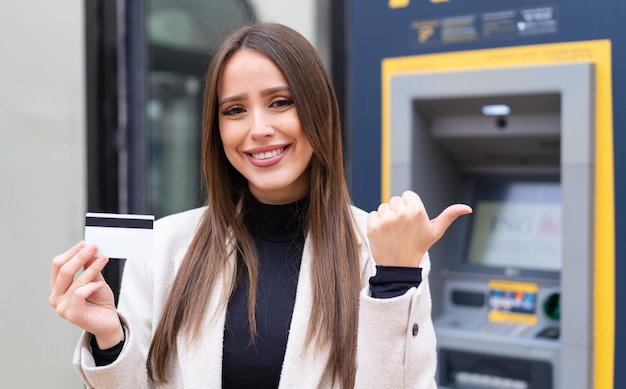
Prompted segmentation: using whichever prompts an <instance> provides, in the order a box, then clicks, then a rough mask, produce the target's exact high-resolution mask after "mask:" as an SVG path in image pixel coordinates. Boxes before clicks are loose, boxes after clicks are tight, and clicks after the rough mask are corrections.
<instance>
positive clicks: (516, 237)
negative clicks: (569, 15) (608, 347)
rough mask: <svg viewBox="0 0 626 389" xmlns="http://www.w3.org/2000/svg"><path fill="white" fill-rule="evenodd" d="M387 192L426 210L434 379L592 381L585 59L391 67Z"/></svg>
mask: <svg viewBox="0 0 626 389" xmlns="http://www.w3.org/2000/svg"><path fill="white" fill-rule="evenodd" d="M389 90H390V96H389V99H390V100H389V101H390V103H389V107H390V108H389V109H390V111H389V120H390V129H391V130H390V134H389V142H390V143H389V144H390V151H389V161H390V166H389V171H390V183H389V187H390V189H391V194H392V195H395V194H398V193H401V192H402V191H403V190H404V189H406V188H412V189H413V190H415V191H416V192H417V193H419V194H420V196H421V197H422V199H423V201H424V203H425V204H426V206H427V209H428V210H429V213H431V216H434V215H436V214H438V213H439V212H440V211H441V210H442V209H443V208H445V207H446V206H447V205H449V204H451V203H455V202H463V203H466V204H469V205H470V206H472V207H473V210H474V212H473V214H472V215H469V216H463V217H461V218H459V219H458V220H457V221H455V223H453V225H452V226H451V227H450V229H449V230H448V232H447V233H446V234H445V235H444V237H443V238H442V239H441V240H440V241H439V242H438V243H437V244H436V245H435V246H433V248H432V249H431V252H430V254H431V258H432V271H431V276H430V284H431V289H432V295H433V320H434V324H435V330H436V333H437V341H438V357H439V362H438V372H437V381H438V384H439V387H441V388H459V389H461V388H472V389H482V388H499V389H505V388H516V389H531V388H532V389H549V388H586V387H590V386H591V382H592V380H593V377H592V374H593V367H592V361H593V355H592V354H593V351H592V350H593V347H592V342H593V339H592V330H593V328H592V319H591V317H592V316H593V315H592V313H593V306H592V304H593V297H592V293H591V292H590V291H591V290H593V284H592V280H593V274H592V271H593V269H594V266H593V261H594V256H593V242H594V240H593V221H594V209H593V206H592V205H593V204H594V193H593V188H594V161H595V157H594V155H593V150H594V132H595V127H594V117H595V116H594V106H593V102H594V101H595V99H594V93H593V91H594V90H595V87H594V65H593V64H592V63H587V62H571V63H559V64H546V65H533V66H524V67H515V66H510V67H500V68H486V69H478V70H466V71H465V70H454V71H439V72H417V73H405V74H399V75H396V76H393V77H391V80H390V88H389Z"/></svg>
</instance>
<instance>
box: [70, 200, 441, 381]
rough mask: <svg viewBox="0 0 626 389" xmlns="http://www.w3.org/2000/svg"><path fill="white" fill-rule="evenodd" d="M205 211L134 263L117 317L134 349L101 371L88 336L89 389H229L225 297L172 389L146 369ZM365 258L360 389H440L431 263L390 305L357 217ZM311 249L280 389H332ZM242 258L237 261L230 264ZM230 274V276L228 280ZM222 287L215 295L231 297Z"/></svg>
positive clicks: (191, 214) (174, 370)
mask: <svg viewBox="0 0 626 389" xmlns="http://www.w3.org/2000/svg"><path fill="white" fill-rule="evenodd" d="M204 210H205V209H204V208H198V209H194V210H191V211H186V212H182V213H179V214H175V215H171V216H168V217H165V218H163V219H160V220H158V221H157V222H156V223H155V227H154V250H153V255H152V257H147V258H129V259H128V260H127V261H126V264H125V269H124V275H123V278H122V287H121V292H120V300H119V305H118V311H119V314H120V317H121V319H122V323H123V325H124V328H125V332H126V342H125V344H124V348H123V350H122V352H121V354H120V355H119V357H118V359H117V360H116V361H115V362H113V363H112V364H110V365H108V366H101V367H96V366H95V363H94V360H93V356H92V354H91V348H90V346H89V340H90V337H91V335H90V334H87V333H85V334H83V336H82V337H81V339H80V341H79V344H78V346H77V347H76V351H75V353H74V366H75V367H76V369H77V371H78V373H79V374H80V376H81V378H82V380H83V382H84V383H85V385H86V386H87V388H104V389H112V388H132V389H135V388H136V389H140V388H220V387H221V374H222V348H223V347H222V346H223V334H224V323H225V318H226V309H225V307H223V308H221V309H217V307H218V303H219V298H220V296H219V295H220V293H214V294H213V296H212V297H211V299H210V301H209V304H208V309H207V310H206V315H205V318H204V322H203V327H202V328H203V329H202V331H201V334H200V337H199V339H197V341H194V342H192V343H189V342H187V341H185V339H183V338H179V340H178V343H177V352H176V354H175V355H173V356H172V358H171V359H170V366H169V369H170V372H171V374H170V377H171V378H170V380H169V381H168V382H167V383H166V384H154V383H151V382H149V380H148V378H147V372H146V368H145V364H146V356H147V353H148V348H149V346H150V342H151V338H152V335H153V332H154V329H155V327H156V324H157V323H158V321H159V318H160V315H161V311H162V308H163V304H164V302H165V300H166V298H167V291H168V288H169V286H170V285H171V284H172V282H173V280H174V277H175V274H176V271H177V269H178V267H179V265H180V263H181V260H182V258H183V256H184V255H185V252H186V250H187V247H188V246H189V243H190V241H191V239H192V237H193V235H194V233H195V230H196V228H197V225H198V223H199V221H200V218H201V217H202V214H203V212H204ZM353 214H354V219H355V224H356V227H357V236H358V237H359V247H360V257H361V275H362V276H361V285H362V290H361V294H360V306H359V327H358V344H357V373H356V384H355V386H356V388H368V389H369V388H394V389H396V388H418V389H430V388H435V387H436V384H435V378H434V376H435V369H436V360H437V358H436V340H435V332H434V328H433V323H432V319H431V297H430V290H429V284H428V273H429V270H430V260H429V258H428V254H426V256H425V257H424V258H423V259H422V262H421V265H420V266H422V268H423V270H422V283H421V284H420V285H419V287H417V288H411V289H410V290H409V291H408V292H407V293H405V294H404V295H402V296H398V297H395V298H390V299H375V298H372V297H371V296H370V291H369V283H368V281H369V278H370V277H371V276H372V275H374V273H375V271H376V268H375V263H374V260H373V258H372V256H371V253H370V250H369V247H368V244H367V238H366V227H367V213H366V212H364V211H362V210H359V209H357V208H354V207H353ZM308 242H309V241H308V239H307V243H305V248H304V253H303V256H302V265H301V270H300V274H299V279H298V288H297V292H296V301H295V305H294V310H293V317H292V321H291V327H290V330H289V337H288V341H287V349H286V352H285V359H284V362H283V367H282V372H281V377H280V386H279V387H280V388H290V389H291V388H331V387H332V386H333V385H332V383H331V377H330V373H329V371H327V369H326V367H327V362H328V359H329V349H324V350H323V351H319V350H315V347H309V348H305V347H304V344H305V339H306V333H307V326H308V324H309V316H310V312H311V307H312V304H313V300H312V294H311V289H310V284H311V279H310V278H311V268H312V266H314V265H315V260H314V258H311V252H310V248H309V246H308ZM233 263H234V258H231V264H233ZM231 272H232V267H231V269H227V271H225V273H227V274H224V276H225V277H229V276H230V274H231ZM223 285H224V283H223V282H219V281H218V284H217V285H216V288H217V289H216V290H218V291H219V290H223Z"/></svg>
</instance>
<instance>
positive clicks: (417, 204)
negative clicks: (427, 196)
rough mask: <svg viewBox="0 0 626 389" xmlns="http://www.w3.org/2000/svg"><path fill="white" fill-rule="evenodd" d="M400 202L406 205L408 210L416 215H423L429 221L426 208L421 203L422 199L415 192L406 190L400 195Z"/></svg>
mask: <svg viewBox="0 0 626 389" xmlns="http://www.w3.org/2000/svg"><path fill="white" fill-rule="evenodd" d="M402 200H404V202H405V203H406V207H407V209H408V210H410V211H413V212H416V214H423V215H424V218H425V219H426V220H429V218H428V213H427V212H426V207H425V206H424V203H423V202H422V198H421V197H420V196H419V195H418V194H417V193H415V192H413V191H410V190H407V191H405V192H404V193H402Z"/></svg>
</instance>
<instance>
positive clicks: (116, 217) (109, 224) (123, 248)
mask: <svg viewBox="0 0 626 389" xmlns="http://www.w3.org/2000/svg"><path fill="white" fill-rule="evenodd" d="M153 225H154V215H130V214H117V213H93V212H88V213H87V215H86V217H85V242H86V243H93V244H95V245H96V246H98V253H97V254H96V255H98V256H100V255H106V256H107V257H109V258H110V259H129V258H136V257H144V258H146V257H150V256H152V229H153Z"/></svg>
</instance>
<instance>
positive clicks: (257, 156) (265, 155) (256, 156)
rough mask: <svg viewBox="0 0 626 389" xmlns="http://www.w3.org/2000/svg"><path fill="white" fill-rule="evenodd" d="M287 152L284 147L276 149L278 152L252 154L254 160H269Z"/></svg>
mask: <svg viewBox="0 0 626 389" xmlns="http://www.w3.org/2000/svg"><path fill="white" fill-rule="evenodd" d="M284 150H285V148H284V147H281V148H280V149H276V150H272V151H266V152H264V153H252V158H254V159H268V158H272V157H275V156H277V155H278V154H280V153H282V152H283V151H284Z"/></svg>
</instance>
